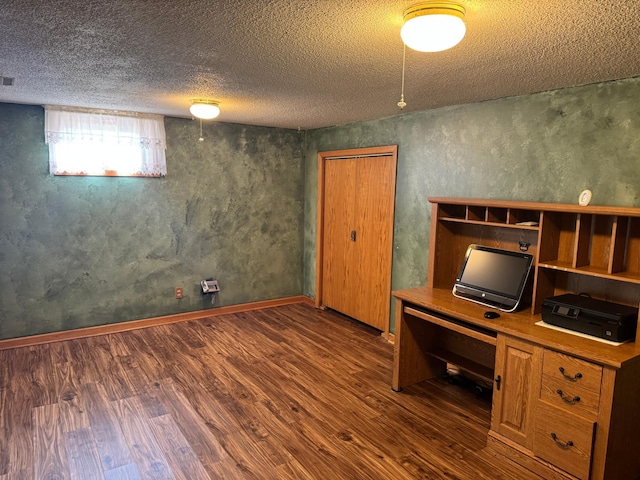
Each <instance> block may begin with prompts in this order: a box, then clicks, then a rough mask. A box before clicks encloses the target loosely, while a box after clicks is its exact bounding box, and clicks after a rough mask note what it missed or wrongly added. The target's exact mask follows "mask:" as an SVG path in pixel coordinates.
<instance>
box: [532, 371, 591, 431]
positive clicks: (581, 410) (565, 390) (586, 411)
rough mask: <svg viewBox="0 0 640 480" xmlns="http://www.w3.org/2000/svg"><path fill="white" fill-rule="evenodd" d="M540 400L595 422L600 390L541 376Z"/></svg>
mask: <svg viewBox="0 0 640 480" xmlns="http://www.w3.org/2000/svg"><path fill="white" fill-rule="evenodd" d="M540 398H541V399H542V400H544V401H545V402H546V403H548V404H550V405H553V406H555V407H556V408H559V409H562V410H564V411H566V412H570V413H573V414H574V415H579V416H581V417H583V418H585V419H586V420H592V421H595V420H596V418H597V416H598V408H599V406H600V389H599V388H598V390H597V391H594V390H590V389H588V388H585V387H584V386H581V385H578V384H576V383H574V382H571V381H569V380H566V379H564V378H558V377H557V375H548V374H543V375H542V386H541V388H540Z"/></svg>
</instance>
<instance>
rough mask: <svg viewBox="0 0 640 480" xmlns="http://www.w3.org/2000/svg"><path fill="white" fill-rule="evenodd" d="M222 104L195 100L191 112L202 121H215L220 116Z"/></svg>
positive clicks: (190, 108)
mask: <svg viewBox="0 0 640 480" xmlns="http://www.w3.org/2000/svg"><path fill="white" fill-rule="evenodd" d="M219 105H220V104H219V103H218V102H214V101H211V100H194V101H193V102H191V107H189V111H190V112H191V115H193V116H194V117H196V118H199V119H200V120H213V119H214V118H216V117H217V116H218V115H220V106H219Z"/></svg>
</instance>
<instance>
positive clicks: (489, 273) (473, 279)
mask: <svg viewBox="0 0 640 480" xmlns="http://www.w3.org/2000/svg"><path fill="white" fill-rule="evenodd" d="M532 263H533V255H530V254H528V253H522V252H513V251H509V250H501V249H498V248H491V247H485V246H482V245H469V248H468V249H467V253H466V255H465V258H464V262H463V264H462V268H461V269H460V273H459V275H458V277H457V278H456V283H455V286H454V289H453V293H454V295H456V296H458V297H461V298H465V299H467V300H473V301H477V302H478V303H482V304H484V305H488V306H492V307H496V308H499V309H501V310H505V311H513V310H515V308H516V307H517V306H518V304H519V303H520V299H521V297H522V292H523V291H524V288H525V285H526V283H527V278H528V276H529V271H530V269H531V264H532Z"/></svg>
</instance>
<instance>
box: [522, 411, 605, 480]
mask: <svg viewBox="0 0 640 480" xmlns="http://www.w3.org/2000/svg"><path fill="white" fill-rule="evenodd" d="M594 426H595V423H594V422H592V421H588V420H585V419H582V418H580V417H576V416H575V415H572V414H570V413H567V412H566V411H565V410H563V409H560V408H556V407H554V406H551V405H548V404H546V403H544V402H543V401H542V400H538V403H537V405H536V421H535V428H534V433H533V453H534V454H535V455H537V456H538V457H540V458H542V459H544V460H546V461H548V462H550V463H551V464H553V465H555V466H557V467H558V468H561V469H562V470H564V471H566V472H568V473H570V474H571V475H574V476H576V477H578V478H580V479H588V478H589V471H590V469H591V451H592V448H593V436H594Z"/></svg>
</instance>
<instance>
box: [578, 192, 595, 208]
mask: <svg viewBox="0 0 640 480" xmlns="http://www.w3.org/2000/svg"><path fill="white" fill-rule="evenodd" d="M591 196H592V193H591V190H583V191H582V193H580V196H579V197H578V204H579V205H581V206H583V207H586V206H587V205H589V202H590V201H591Z"/></svg>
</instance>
